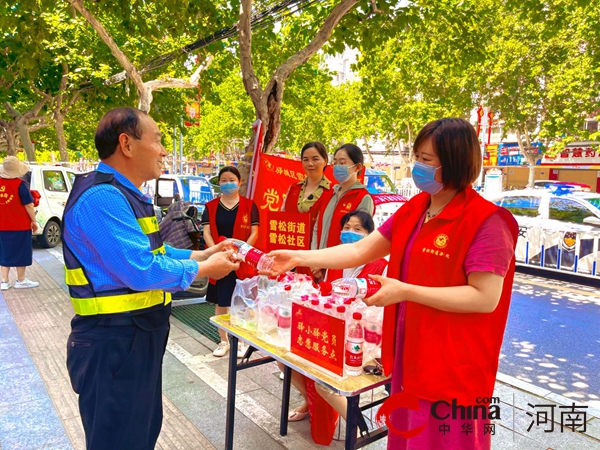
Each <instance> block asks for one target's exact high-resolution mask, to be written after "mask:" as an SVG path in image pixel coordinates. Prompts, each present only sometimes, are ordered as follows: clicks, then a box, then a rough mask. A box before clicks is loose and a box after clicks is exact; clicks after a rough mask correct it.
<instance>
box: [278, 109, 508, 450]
mask: <svg viewBox="0 0 600 450" xmlns="http://www.w3.org/2000/svg"><path fill="white" fill-rule="evenodd" d="M413 152H414V157H415V163H414V168H413V171H412V176H413V179H414V181H415V184H416V185H417V187H418V188H419V189H421V191H423V192H422V193H420V194H418V195H416V196H415V197H413V198H411V199H410V200H409V201H408V202H407V203H406V204H405V205H404V206H402V208H400V209H399V210H398V211H397V212H396V214H394V215H393V216H392V217H391V218H390V219H388V220H387V221H386V222H385V223H384V224H383V225H382V226H381V227H380V228H379V229H378V230H377V231H375V232H373V233H371V234H370V235H369V236H367V237H366V238H364V239H361V240H360V241H358V242H356V243H355V244H351V245H340V246H337V247H333V248H329V249H326V250H320V251H316V252H315V251H300V252H292V251H286V250H280V251H275V252H271V254H270V255H271V256H273V257H275V258H276V263H275V266H274V272H280V271H285V270H287V269H288V268H290V267H293V266H296V265H304V266H306V265H308V266H310V265H315V264H320V265H321V266H323V265H325V266H326V267H329V268H345V267H349V266H357V265H360V264H365V263H367V262H369V261H373V260H375V259H377V258H381V257H383V256H385V255H387V254H390V253H391V258H390V264H389V267H388V276H387V277H381V276H373V277H372V278H373V279H375V280H377V281H379V282H380V283H381V289H380V290H379V291H378V292H377V293H376V294H374V295H373V296H371V297H370V298H367V299H365V303H367V304H368V305H372V306H384V307H385V311H384V329H383V346H382V360H383V365H384V370H385V372H386V373H391V374H392V396H391V397H390V400H388V402H389V403H388V406H387V407H386V404H385V403H384V405H382V409H383V410H384V411H385V409H387V408H389V410H394V412H393V413H392V414H391V416H390V420H391V422H390V428H389V433H388V448H389V449H407V448H408V449H412V448H448V449H463V448H473V449H489V448H490V447H491V434H490V433H489V432H488V433H486V432H485V430H484V428H485V425H486V424H487V423H488V420H487V419H482V418H481V417H482V416H481V414H480V415H479V418H478V419H468V418H466V417H465V418H461V416H460V414H458V415H456V414H455V417H453V414H452V406H451V405H452V403H453V402H455V403H456V404H457V405H463V406H465V407H468V406H475V405H477V398H478V397H491V396H492V394H493V390H494V383H495V380H496V371H497V369H498V358H499V354H500V348H501V346H502V338H503V335H504V329H505V325H506V320H507V317H508V309H509V304H510V296H511V289H512V283H513V277H514V270H515V258H514V248H515V244H516V241H517V235H518V226H517V223H516V221H515V219H514V217H513V216H512V215H511V214H510V213H509V212H508V211H507V210H505V209H504V208H500V207H498V206H496V205H494V204H493V203H491V202H488V201H487V200H485V199H483V198H482V197H481V196H480V195H479V194H478V193H477V192H475V190H473V189H472V187H471V184H472V183H473V182H474V181H475V180H476V179H477V177H478V175H479V173H480V171H481V164H482V158H481V150H480V147H479V143H478V141H477V136H476V134H475V130H474V129H473V127H472V125H471V124H470V123H469V122H467V121H465V120H463V119H455V118H448V119H441V120H436V121H434V122H431V123H429V124H427V125H426V126H425V127H424V128H423V129H422V130H421V131H420V132H419V134H418V136H417V138H416V139H415V142H414V145H413ZM392 249H393V251H392ZM323 262H326V263H325V264H323ZM409 399H412V400H414V402H415V403H417V404H418V409H416V410H413V409H408V408H403V407H396V406H394V404H395V401H398V403H401V402H403V401H406V400H409ZM398 403H396V405H397V404H398ZM404 404H406V403H404ZM465 409H466V408H465ZM440 418H441V419H443V420H440ZM442 424H446V425H448V426H447V427H445V428H444V429H445V430H446V433H441V432H440V428H439V426H440V425H442ZM421 427H422V428H421ZM465 429H468V430H469V431H472V433H471V432H470V433H469V434H466V433H463V431H464V430H465ZM409 430H415V434H416V436H413V437H411V438H409V439H406V438H404V437H403V435H401V433H399V432H405V431H409Z"/></svg>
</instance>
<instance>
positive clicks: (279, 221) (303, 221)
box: [266, 211, 310, 251]
mask: <svg viewBox="0 0 600 450" xmlns="http://www.w3.org/2000/svg"><path fill="white" fill-rule="evenodd" d="M266 225H267V228H268V231H267V245H266V248H267V250H268V251H271V250H306V249H308V245H309V243H310V215H309V214H308V213H289V212H281V211H269V212H267V222H266Z"/></svg>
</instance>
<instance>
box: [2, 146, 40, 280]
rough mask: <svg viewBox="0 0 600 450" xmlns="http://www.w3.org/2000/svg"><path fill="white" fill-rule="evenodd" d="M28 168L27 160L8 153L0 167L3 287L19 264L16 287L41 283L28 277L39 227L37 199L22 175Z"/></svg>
mask: <svg viewBox="0 0 600 450" xmlns="http://www.w3.org/2000/svg"><path fill="white" fill-rule="evenodd" d="M28 171H29V167H28V166H27V164H25V163H22V162H21V161H19V159H18V158H17V157H16V156H8V157H7V158H6V159H5V160H4V163H3V164H2V167H1V168H0V266H1V268H2V270H1V271H2V280H1V281H2V283H1V285H0V289H2V290H3V291H5V290H7V289H10V287H11V283H10V282H9V279H8V275H9V272H10V268H11V267H16V268H17V281H16V282H15V289H23V288H32V287H36V286H39V283H38V282H37V281H31V280H28V279H27V278H25V269H26V268H27V266H31V263H32V262H33V258H32V256H33V247H32V243H31V234H32V231H33V232H35V231H37V229H38V224H37V221H36V220H35V209H34V206H33V205H34V200H33V197H32V196H31V192H30V191H29V187H28V186H27V183H25V182H24V181H23V180H22V179H21V177H23V176H24V175H25V174H27V172H28Z"/></svg>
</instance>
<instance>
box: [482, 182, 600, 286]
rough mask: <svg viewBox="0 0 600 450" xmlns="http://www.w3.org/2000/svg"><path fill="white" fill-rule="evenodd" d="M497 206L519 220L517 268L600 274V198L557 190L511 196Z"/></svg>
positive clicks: (527, 191)
mask: <svg viewBox="0 0 600 450" xmlns="http://www.w3.org/2000/svg"><path fill="white" fill-rule="evenodd" d="M492 201H493V202H494V203H495V204H497V205H499V206H502V207H504V208H506V209H508V210H509V211H510V212H512V213H513V215H514V216H515V218H516V219H517V222H518V224H519V240H518V242H517V249H516V259H517V263H520V264H524V265H530V266H535V267H539V268H543V269H547V270H559V271H568V272H571V273H575V274H577V275H582V276H592V277H597V276H598V275H600V268H599V267H598V261H599V260H600V249H599V242H600V194H596V193H591V192H581V191H578V190H576V189H574V188H570V187H569V186H555V187H552V188H550V189H525V190H518V191H506V192H503V193H502V195H500V196H499V197H497V198H495V199H492Z"/></svg>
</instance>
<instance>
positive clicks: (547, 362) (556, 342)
mask: <svg viewBox="0 0 600 450" xmlns="http://www.w3.org/2000/svg"><path fill="white" fill-rule="evenodd" d="M500 358H501V359H500V366H499V371H500V372H502V373H504V374H507V375H511V376H513V377H516V378H518V379H521V380H523V381H526V382H529V383H532V384H534V385H536V386H540V387H543V388H546V389H548V390H550V391H552V392H555V393H557V394H560V395H563V396H565V397H568V398H572V399H573V401H574V402H575V403H576V404H587V405H589V406H594V407H595V408H600V291H599V290H598V289H597V288H593V287H588V286H581V285H576V284H570V283H565V282H559V281H555V280H549V279H545V278H540V277H534V276H530V275H520V274H518V275H517V276H516V277H515V284H514V288H513V296H512V303H511V309H510V315H509V318H508V323H507V326H506V332H505V334H504V344H503V346H502V352H501V356H500Z"/></svg>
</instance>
